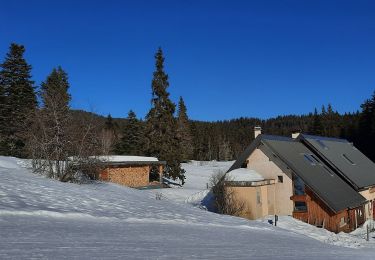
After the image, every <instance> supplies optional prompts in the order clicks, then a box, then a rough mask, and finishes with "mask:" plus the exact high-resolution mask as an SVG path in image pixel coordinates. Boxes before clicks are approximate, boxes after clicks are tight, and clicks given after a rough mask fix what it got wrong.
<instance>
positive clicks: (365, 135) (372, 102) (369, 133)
mask: <svg viewBox="0 0 375 260" xmlns="http://www.w3.org/2000/svg"><path fill="white" fill-rule="evenodd" d="M361 108H362V112H361V114H360V118H359V123H358V134H359V148H360V150H361V151H363V152H364V153H365V154H366V155H367V156H369V157H370V159H375V152H374V151H373V149H372V148H373V147H374V145H375V91H374V93H373V95H372V97H371V99H368V100H366V101H365V102H364V103H363V104H362V105H361Z"/></svg>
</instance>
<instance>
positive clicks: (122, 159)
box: [96, 155, 158, 162]
mask: <svg viewBox="0 0 375 260" xmlns="http://www.w3.org/2000/svg"><path fill="white" fill-rule="evenodd" d="M96 158H97V159H99V160H103V161H106V162H157V161H158V158H155V157H146V156H130V155H129V156H128V155H108V156H106V155H102V156H98V157H96Z"/></svg>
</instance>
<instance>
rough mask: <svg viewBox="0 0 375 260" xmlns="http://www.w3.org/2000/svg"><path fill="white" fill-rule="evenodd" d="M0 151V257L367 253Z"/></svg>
mask: <svg viewBox="0 0 375 260" xmlns="http://www.w3.org/2000/svg"><path fill="white" fill-rule="evenodd" d="M19 163H20V161H19V160H17V159H15V158H5V157H0V178H1V181H0V259H30V258H37V259H63V258H64V259H73V258H75V259H115V258H116V259H349V258H350V259H352V258H353V257H355V259H371V258H373V257H375V253H374V252H373V251H371V250H367V249H364V250H355V249H349V248H342V247H335V246H330V245H327V244H323V243H320V242H319V241H316V240H313V239H311V238H308V237H305V236H301V235H299V234H296V233H293V232H289V231H285V230H283V229H280V228H275V227H273V226H271V225H269V224H265V223H261V222H259V221H247V220H243V219H240V218H235V217H229V216H221V215H217V214H214V213H210V212H207V211H203V210H200V209H197V208H194V207H191V206H190V205H188V204H183V203H178V202H174V201H171V200H169V199H166V200H163V199H162V200H156V199H155V194H154V193H153V192H151V191H139V190H134V189H130V188H126V187H121V186H118V185H115V184H106V183H98V184H90V185H77V184H69V183H60V182H57V181H54V180H50V179H46V178H44V177H41V176H37V175H34V174H32V173H31V172H30V171H29V170H27V169H25V168H22V167H21V166H20V165H19Z"/></svg>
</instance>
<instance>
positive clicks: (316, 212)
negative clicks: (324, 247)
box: [226, 128, 375, 232]
mask: <svg viewBox="0 0 375 260" xmlns="http://www.w3.org/2000/svg"><path fill="white" fill-rule="evenodd" d="M254 132H255V135H256V136H255V137H256V138H255V140H254V141H253V142H252V143H251V144H250V145H249V146H248V147H247V148H246V149H245V151H244V152H243V153H242V154H241V155H240V156H239V158H238V159H237V160H236V161H235V162H234V164H233V165H232V166H231V168H230V169H229V170H228V174H230V173H231V172H233V171H238V169H241V168H243V169H246V170H247V171H251V172H256V173H257V174H258V175H260V176H261V177H262V178H263V181H249V182H244V181H236V180H234V181H230V182H228V183H227V184H226V186H228V187H230V188H231V189H234V191H235V193H236V195H237V199H239V200H242V201H244V202H245V206H246V207H245V210H244V212H243V214H242V215H243V216H244V217H247V218H249V219H256V218H260V217H264V216H267V215H273V214H276V215H291V216H293V217H294V218H297V219H300V220H302V221H305V222H307V223H310V224H313V225H316V226H320V227H324V228H326V229H328V230H330V231H333V232H341V231H346V232H348V231H351V230H354V229H355V228H357V227H358V226H360V225H361V224H363V223H364V221H365V220H366V219H369V218H372V217H373V212H372V211H371V209H373V208H374V207H373V206H374V204H373V201H374V199H373V197H374V195H375V194H374V192H373V189H374V188H373V185H374V183H375V165H374V163H372V162H371V161H370V160H369V159H368V158H367V157H366V156H364V155H363V154H362V153H361V152H359V151H358V150H357V149H356V148H355V147H354V146H353V145H352V144H350V143H349V142H348V141H346V140H342V139H335V138H324V137H315V136H308V135H302V134H301V135H299V136H297V135H293V137H294V138H288V137H280V136H271V135H264V134H261V130H260V129H259V128H256V129H255V131H254ZM323 145H325V146H323ZM344 146H345V147H344ZM321 149H323V150H321ZM347 160H348V161H347ZM350 160H352V162H353V163H354V165H351V166H352V167H349V169H347V168H348V167H346V165H344V162H345V163H347V164H348V162H350ZM354 161H355V162H354ZM349 166H350V165H349ZM357 172H360V173H357ZM242 173H243V175H246V172H245V171H243V172H242ZM356 173H357V174H356ZM246 176H248V175H246ZM242 178H244V179H246V177H245V176H243V177H242ZM238 179H240V178H238Z"/></svg>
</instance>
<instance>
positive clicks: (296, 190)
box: [293, 175, 305, 195]
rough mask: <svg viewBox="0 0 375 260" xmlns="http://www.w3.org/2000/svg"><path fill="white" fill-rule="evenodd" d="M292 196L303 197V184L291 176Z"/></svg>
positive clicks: (296, 177)
mask: <svg viewBox="0 0 375 260" xmlns="http://www.w3.org/2000/svg"><path fill="white" fill-rule="evenodd" d="M293 194H294V195H305V183H304V182H303V181H302V179H301V178H300V177H298V176H297V175H294V176H293Z"/></svg>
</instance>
